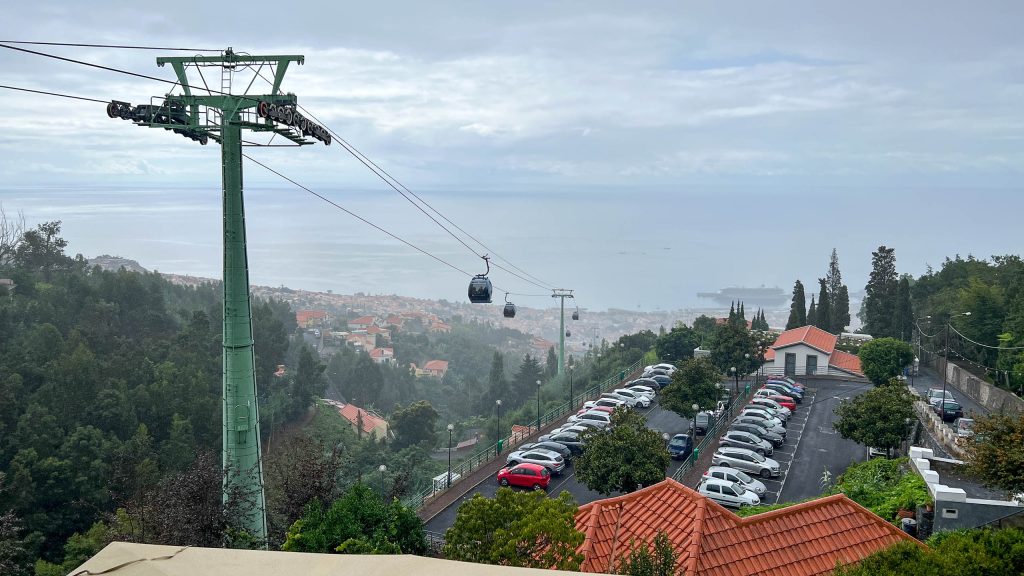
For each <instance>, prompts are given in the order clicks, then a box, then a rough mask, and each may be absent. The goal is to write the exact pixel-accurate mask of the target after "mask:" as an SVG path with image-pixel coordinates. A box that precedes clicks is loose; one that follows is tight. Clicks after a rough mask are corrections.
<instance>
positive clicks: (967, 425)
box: [953, 418, 974, 438]
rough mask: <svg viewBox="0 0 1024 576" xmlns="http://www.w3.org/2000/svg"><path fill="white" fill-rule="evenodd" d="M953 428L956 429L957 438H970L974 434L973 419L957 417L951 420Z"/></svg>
mask: <svg viewBox="0 0 1024 576" xmlns="http://www.w3.org/2000/svg"><path fill="white" fill-rule="evenodd" d="M953 429H954V430H956V435H957V437H958V438H970V437H971V436H974V419H973V418H957V419H956V420H955V421H954V422H953Z"/></svg>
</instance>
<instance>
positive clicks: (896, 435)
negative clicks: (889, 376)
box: [834, 381, 915, 448]
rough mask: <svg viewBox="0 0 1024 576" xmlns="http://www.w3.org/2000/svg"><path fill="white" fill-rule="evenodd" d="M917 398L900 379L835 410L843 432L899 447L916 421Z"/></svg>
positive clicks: (856, 439)
mask: <svg viewBox="0 0 1024 576" xmlns="http://www.w3.org/2000/svg"><path fill="white" fill-rule="evenodd" d="M913 404H914V400H913V398H912V397H911V396H910V392H908V391H907V389H906V388H905V387H904V386H902V385H901V384H900V383H899V381H894V382H893V383H891V384H886V385H883V386H878V387H876V388H872V389H871V390H868V391H867V392H865V393H863V394H861V395H860V396H857V397H856V398H854V399H852V400H847V401H845V402H843V403H842V404H840V405H839V406H838V407H836V409H835V413H836V416H838V419H837V420H836V422H835V424H834V427H835V429H836V432H839V435H840V436H842V437H843V438H846V439H848V440H853V441H854V442H857V443H859V444H864V445H865V446H874V447H876V448H896V447H898V446H899V445H900V443H901V442H903V440H905V439H906V437H907V434H909V433H910V423H911V422H913V420H914V418H915V416H914V408H913Z"/></svg>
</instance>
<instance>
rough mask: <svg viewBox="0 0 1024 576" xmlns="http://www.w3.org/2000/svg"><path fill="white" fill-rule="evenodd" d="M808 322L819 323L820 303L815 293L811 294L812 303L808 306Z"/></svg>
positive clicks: (814, 324)
mask: <svg viewBox="0 0 1024 576" xmlns="http://www.w3.org/2000/svg"><path fill="white" fill-rule="evenodd" d="M807 324H809V325H811V326H817V325H818V303H817V301H815V299H814V294H811V305H810V306H809V307H808V308H807Z"/></svg>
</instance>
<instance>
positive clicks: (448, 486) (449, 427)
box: [445, 424, 455, 490]
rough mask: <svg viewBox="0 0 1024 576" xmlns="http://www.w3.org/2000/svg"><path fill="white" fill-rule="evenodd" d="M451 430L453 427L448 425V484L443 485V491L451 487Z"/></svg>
mask: <svg viewBox="0 0 1024 576" xmlns="http://www.w3.org/2000/svg"><path fill="white" fill-rule="evenodd" d="M452 430H455V426H454V425H452V424H449V425H448V483H447V484H445V489H446V490H447V489H448V488H451V487H452Z"/></svg>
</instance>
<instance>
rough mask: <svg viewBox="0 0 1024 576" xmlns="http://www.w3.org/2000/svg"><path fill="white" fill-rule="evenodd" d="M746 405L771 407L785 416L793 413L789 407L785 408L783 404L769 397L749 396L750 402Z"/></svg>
mask: <svg viewBox="0 0 1024 576" xmlns="http://www.w3.org/2000/svg"><path fill="white" fill-rule="evenodd" d="M748 406H765V407H767V408H771V409H772V410H775V411H776V412H778V413H781V414H785V415H786V416H792V415H793V411H792V410H790V409H789V408H786V407H785V406H783V405H782V404H779V403H778V402H776V401H775V400H772V399H771V398H756V397H755V398H751V399H750V404H748Z"/></svg>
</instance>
